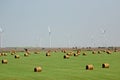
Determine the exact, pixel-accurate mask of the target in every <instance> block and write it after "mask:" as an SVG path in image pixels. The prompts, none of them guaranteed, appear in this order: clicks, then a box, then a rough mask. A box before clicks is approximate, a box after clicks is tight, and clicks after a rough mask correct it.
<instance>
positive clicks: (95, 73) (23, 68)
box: [0, 51, 120, 80]
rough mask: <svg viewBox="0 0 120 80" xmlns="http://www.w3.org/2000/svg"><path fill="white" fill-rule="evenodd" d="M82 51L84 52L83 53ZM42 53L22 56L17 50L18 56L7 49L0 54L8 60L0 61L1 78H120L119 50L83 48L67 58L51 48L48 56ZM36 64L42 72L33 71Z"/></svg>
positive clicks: (26, 79) (77, 79)
mask: <svg viewBox="0 0 120 80" xmlns="http://www.w3.org/2000/svg"><path fill="white" fill-rule="evenodd" d="M84 52H85V53H86V54H87V55H86V56H83V55H82V53H84ZM45 53H46V52H40V54H34V53H31V54H30V55H29V56H28V57H24V52H18V53H16V54H18V55H20V58H19V59H15V58H14V55H11V54H10V53H8V54H7V56H1V57H0V60H1V61H2V59H7V60H8V63H7V64H2V62H1V63H0V80H120V63H119V62H120V52H112V54H106V53H105V52H102V53H101V54H98V53H97V54H92V52H91V51H82V52H81V54H80V55H79V56H77V57H75V56H70V58H69V59H64V58H63V56H64V55H65V53H62V52H51V56H46V55H45ZM103 63H109V65H110V66H109V68H102V64H103ZM87 64H92V65H93V66H94V68H93V70H86V65H87ZM36 66H41V67H42V72H34V68H35V67H36Z"/></svg>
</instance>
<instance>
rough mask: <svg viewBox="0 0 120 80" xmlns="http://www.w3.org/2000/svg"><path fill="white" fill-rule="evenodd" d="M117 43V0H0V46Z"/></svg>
mask: <svg viewBox="0 0 120 80" xmlns="http://www.w3.org/2000/svg"><path fill="white" fill-rule="evenodd" d="M48 26H50V29H51V38H52V47H73V46H78V47H88V46H92V47H93V46H120V0H0V27H1V28H2V29H3V32H2V47H49V32H48Z"/></svg>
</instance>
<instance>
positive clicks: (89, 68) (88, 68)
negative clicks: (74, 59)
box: [86, 64, 94, 70]
mask: <svg viewBox="0 0 120 80" xmlns="http://www.w3.org/2000/svg"><path fill="white" fill-rule="evenodd" d="M93 68H94V67H93V65H92V64H90V65H86V70H93Z"/></svg>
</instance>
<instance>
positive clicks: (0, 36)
mask: <svg viewBox="0 0 120 80" xmlns="http://www.w3.org/2000/svg"><path fill="white" fill-rule="evenodd" d="M2 33H3V30H2V28H1V27H0V48H2Z"/></svg>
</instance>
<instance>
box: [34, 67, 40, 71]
mask: <svg viewBox="0 0 120 80" xmlns="http://www.w3.org/2000/svg"><path fill="white" fill-rule="evenodd" d="M41 71H42V68H41V67H35V68H34V72H41Z"/></svg>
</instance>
